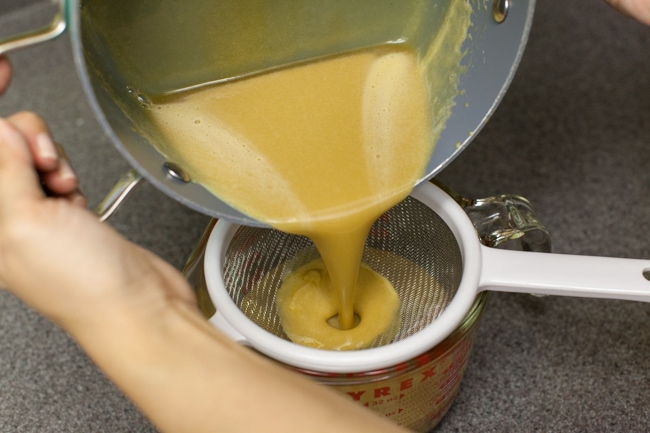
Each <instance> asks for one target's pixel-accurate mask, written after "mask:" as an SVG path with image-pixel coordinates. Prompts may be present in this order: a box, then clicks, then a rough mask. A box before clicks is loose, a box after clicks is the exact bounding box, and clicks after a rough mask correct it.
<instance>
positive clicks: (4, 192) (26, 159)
mask: <svg viewBox="0 0 650 433" xmlns="http://www.w3.org/2000/svg"><path fill="white" fill-rule="evenodd" d="M43 196H44V194H43V190H42V189H41V187H40V182H39V179H38V176H37V174H36V171H34V166H33V161H32V156H31V154H30V152H29V146H28V144H27V141H26V140H25V137H23V135H22V134H21V133H20V132H19V131H18V129H16V127H15V126H14V125H13V124H12V123H10V122H9V121H7V120H4V119H0V213H1V212H4V211H6V210H7V209H8V208H10V207H11V205H12V203H16V202H17V201H19V200H24V199H26V198H27V199H30V198H32V199H38V198H42V197H43Z"/></svg>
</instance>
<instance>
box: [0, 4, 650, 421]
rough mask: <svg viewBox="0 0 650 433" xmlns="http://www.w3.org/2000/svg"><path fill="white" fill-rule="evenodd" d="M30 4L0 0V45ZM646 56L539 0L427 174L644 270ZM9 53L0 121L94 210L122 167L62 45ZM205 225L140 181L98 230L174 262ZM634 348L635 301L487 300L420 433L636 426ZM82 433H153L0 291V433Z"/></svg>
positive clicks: (646, 417)
mask: <svg viewBox="0 0 650 433" xmlns="http://www.w3.org/2000/svg"><path fill="white" fill-rule="evenodd" d="M3 3H4V1H3ZM46 9H47V8H46V7H45V5H43V4H35V5H33V4H31V2H30V1H25V2H24V3H22V4H21V3H20V2H19V1H14V0H12V1H9V2H8V3H6V4H5V6H0V34H9V33H11V32H14V31H16V30H19V29H26V28H29V27H30V26H31V25H33V24H34V23H39V22H43V20H45V17H46V16H47V14H46ZM649 54H650V28H648V27H644V26H642V25H640V24H637V23H635V22H633V21H632V20H630V19H628V18H625V17H622V16H620V15H618V14H616V13H615V12H613V11H611V10H610V9H609V8H608V7H607V6H606V5H605V4H604V3H603V2H602V1H600V0H589V1H582V2H566V1H564V0H541V1H539V2H538V5H537V10H536V13H535V21H534V24H533V28H532V31H531V35H530V40H529V44H528V47H527V50H526V53H525V55H524V58H523V60H522V63H521V66H520V68H519V71H518V73H517V75H516V76H515V79H514V81H513V83H512V86H511V88H510V90H509V91H508V93H507V94H506V96H505V98H504V100H503V102H502V104H501V105H500V106H499V108H498V109H497V111H496V113H495V114H494V116H493V117H492V119H491V120H490V122H489V123H488V125H487V126H486V127H485V128H484V129H483V130H482V131H481V132H480V133H479V134H478V136H477V137H476V139H475V140H474V141H473V143H472V144H471V145H470V146H469V148H467V149H466V150H465V151H464V152H463V153H462V154H461V155H460V156H459V157H458V158H457V159H456V160H455V161H454V162H453V163H452V164H451V165H450V166H449V167H447V168H446V169H445V170H444V171H443V172H442V173H441V175H440V176H439V179H441V180H443V181H444V182H445V183H447V184H448V185H450V186H451V187H453V188H454V189H456V190H457V191H459V192H460V193H461V194H463V195H464V196H466V197H471V198H478V197H485V196H492V195H497V194H502V193H515V194H520V195H523V196H524V197H527V198H528V199H529V200H530V201H531V202H532V204H533V206H534V208H535V210H536V212H537V215H538V216H539V218H540V220H541V221H542V222H544V224H545V225H546V226H547V228H548V230H549V231H550V233H551V236H552V239H553V251H554V252H558V253H569V254H581V255H596V256H613V257H630V258H643V259H650V170H649V167H650V55H649ZM11 57H12V60H13V62H14V66H15V80H14V82H13V85H12V87H11V89H10V90H9V92H8V93H7V94H6V95H4V96H3V97H2V98H0V116H6V115H9V114H11V113H13V112H15V111H18V110H33V111H37V112H39V113H41V114H42V115H43V116H44V117H45V118H46V119H47V120H48V121H49V123H50V125H51V127H52V130H53V133H54V135H55V137H56V138H57V140H58V141H60V142H62V143H65V145H66V148H67V151H68V153H69V156H70V158H71V160H72V161H73V164H74V165H75V167H76V169H77V171H78V173H79V175H80V177H81V180H82V187H83V189H84V190H85V191H86V193H87V195H88V196H89V199H90V201H91V205H94V204H97V203H98V202H99V201H100V200H101V198H102V197H103V195H104V194H105V193H106V192H107V191H108V190H109V189H110V187H111V186H112V184H113V183H114V182H115V181H116V180H117V179H118V177H120V175H121V174H123V173H124V172H125V171H126V170H127V169H128V168H129V167H128V165H127V164H126V162H124V160H123V159H122V158H121V157H120V156H119V155H118V153H117V152H116V151H115V150H114V148H113V147H112V145H111V144H110V143H109V140H108V139H107V137H106V136H105V135H104V133H103V132H102V131H101V129H100V127H99V125H98V123H97V122H96V120H95V119H94V118H93V117H92V114H91V112H90V110H89V108H88V105H87V102H86V100H85V97H84V95H83V92H82V90H81V87H80V85H79V82H78V80H77V77H76V73H75V70H74V65H73V61H72V57H71V53H70V47H69V41H68V39H67V37H66V36H64V37H62V38H59V39H58V40H57V41H55V42H51V43H47V44H45V45H41V46H39V47H35V48H32V49H29V50H24V51H22V52H18V53H15V54H14V55H12V56H11ZM207 221H208V218H206V217H205V216H203V215H199V214H197V213H195V212H193V211H191V210H189V209H187V208H184V207H183V206H181V205H180V204H178V203H176V202H174V201H173V200H171V199H169V198H167V196H165V195H163V194H162V193H160V192H158V191H157V190H155V189H154V188H153V187H152V186H151V185H148V184H145V185H144V186H141V187H139V188H138V189H137V190H136V191H135V193H134V194H133V196H132V198H131V199H130V200H128V201H127V203H126V204H125V205H124V207H123V208H122V209H120V211H119V213H118V214H117V216H116V217H115V218H114V219H112V220H111V222H110V223H111V224H112V225H113V226H114V227H115V228H116V229H117V230H119V231H120V232H121V233H123V234H124V235H125V236H126V237H128V238H129V239H131V240H133V241H134V242H137V243H139V244H141V245H143V246H144V247H146V248H149V249H151V250H153V251H154V252H156V253H157V254H159V255H161V256H162V257H164V258H165V259H167V260H168V261H170V262H171V263H172V264H174V265H175V266H177V267H179V268H180V267H181V266H182V265H183V263H184V261H185V259H186V258H187V257H188V255H189V253H190V251H191V250H192V247H193V246H194V244H195V243H196V241H197V239H198V237H199V236H200V234H201V232H202V230H203V228H204V226H205V224H206V223H207ZM101 247H102V246H101V245H97V248H101ZM649 355H650V304H648V303H634V302H625V301H611V300H592V299H578V298H559V297H545V298H534V297H532V296H529V295H519V294H494V295H493V296H492V297H491V301H490V303H489V305H488V308H487V311H486V313H485V316H484V319H483V323H482V325H481V329H480V332H479V336H478V341H477V343H476V345H475V348H474V351H473V353H472V357H471V360H470V363H469V366H468V369H467V372H466V374H465V377H464V379H463V382H462V385H461V390H460V393H459V394H458V397H457V399H456V402H455V404H454V405H453V406H452V408H451V410H450V411H449V413H448V414H447V416H446V417H445V418H444V419H443V421H442V423H441V424H440V425H439V427H438V428H437V429H436V432H439V433H443V432H465V431H472V432H541V431H549V432H551V431H553V432H555V431H562V432H585V431H594V432H601V431H603V432H605V431H607V432H648V431H650V356H649ZM179 416H182V415H181V414H179ZM215 422H218V420H215ZM98 431H105V432H149V431H155V430H154V429H153V428H152V427H151V426H150V425H149V424H148V422H147V421H146V420H145V419H144V418H143V417H142V416H141V415H140V413H139V412H138V411H137V410H136V409H135V408H134V407H133V406H132V405H131V404H130V403H129V402H128V401H127V400H126V399H125V398H124V397H123V396H122V394H121V393H120V392H119V391H118V390H116V389H115V388H114V387H113V386H112V385H111V383H110V382H109V381H108V380H106V379H105V378H104V376H103V375H102V374H101V373H100V372H99V371H98V370H97V369H96V368H95V367H94V365H93V364H92V362H91V361H90V360H89V359H88V358H87V357H86V356H85V355H84V354H83V352H82V351H81V350H79V348H78V347H77V346H76V344H75V343H74V342H73V341H72V340H71V339H69V338H68V337H67V336H66V335H65V334H64V333H63V332H61V331H60V330H59V329H58V328H56V327H54V326H53V325H51V324H50V323H48V322H47V321H46V320H44V319H42V318H40V317H39V316H38V315H37V314H35V313H34V312H33V311H31V310H29V309H28V308H26V307H25V306H24V305H23V304H22V303H21V302H20V301H18V300H17V299H16V298H14V297H12V296H11V295H9V294H7V293H5V292H0V432H98Z"/></svg>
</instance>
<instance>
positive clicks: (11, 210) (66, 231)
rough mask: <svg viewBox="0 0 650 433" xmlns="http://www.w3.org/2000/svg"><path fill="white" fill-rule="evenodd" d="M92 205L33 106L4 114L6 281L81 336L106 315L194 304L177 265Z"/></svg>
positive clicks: (1, 244) (1, 170) (0, 131)
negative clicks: (122, 232)
mask: <svg viewBox="0 0 650 433" xmlns="http://www.w3.org/2000/svg"><path fill="white" fill-rule="evenodd" d="M44 188H45V189H46V190H47V191H48V194H46V193H45V192H44ZM48 195H49V196H48ZM84 207H85V198H84V197H83V195H81V193H80V192H79V190H78V180H77V177H76V175H75V174H74V172H73V171H72V169H71V168H70V165H69V164H68V162H67V160H66V159H65V158H64V156H63V155H62V154H61V153H60V151H59V149H58V148H57V147H56V146H55V145H54V142H53V140H52V137H51V135H50V133H49V131H48V129H47V126H46V124H45V122H44V121H43V120H42V119H41V118H40V117H38V116H36V115H35V114H31V113H19V114H17V115H14V116H12V117H10V118H8V119H0V287H3V288H5V289H7V290H9V291H11V292H12V293H14V294H15V295H17V296H18V297H20V298H21V299H22V300H23V301H25V302H26V303H27V304H29V305H30V306H32V307H33V308H34V309H36V310H37V311H38V312H39V313H41V314H42V315H44V316H45V317H47V318H49V319H50V320H52V321H54V322H55V323H57V324H59V325H60V326H62V327H63V328H64V329H66V330H67V331H68V332H70V333H71V334H72V335H73V336H76V334H78V333H79V332H83V330H84V329H88V328H92V327H96V325H97V321H98V319H102V318H104V319H103V320H104V321H106V320H108V321H110V320H113V319H112V318H114V317H123V318H126V317H131V318H133V317H136V316H138V315H140V316H143V318H146V317H149V314H155V311H157V309H159V308H162V307H165V305H166V304H167V303H169V302H170V301H172V300H173V301H179V300H180V301H181V302H183V303H188V304H194V296H193V293H192V291H191V289H190V287H189V286H188V284H187V283H186V282H185V280H184V279H183V278H182V276H181V275H180V273H179V272H178V271H176V269H174V268H173V267H172V266H171V265H169V264H167V263H166V262H164V261H163V260H162V259H160V258H159V257H157V256H155V255H154V254H152V253H150V252H148V251H146V250H144V249H142V248H139V247H138V246H136V245H134V244H132V243H130V242H128V241H127V240H125V239H123V238H122V237H121V236H119V234H118V233H116V232H115V231H114V230H113V229H111V228H110V227H109V226H107V225H104V224H102V223H100V222H99V221H98V220H97V217H96V216H95V215H94V214H92V213H91V212H89V211H87V210H86V209H85V208H84Z"/></svg>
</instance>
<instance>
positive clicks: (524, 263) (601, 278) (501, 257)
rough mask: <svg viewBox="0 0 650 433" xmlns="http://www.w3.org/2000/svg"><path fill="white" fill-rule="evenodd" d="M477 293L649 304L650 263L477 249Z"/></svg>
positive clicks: (647, 261)
mask: <svg viewBox="0 0 650 433" xmlns="http://www.w3.org/2000/svg"><path fill="white" fill-rule="evenodd" d="M481 256H482V263H481V278H480V282H479V290H494V291H501V292H518V293H535V294H546V295H563V296H578V297H589V298H609V299H623V300H630V301H642V302H650V260H641V259H621V258H612V257H592V256H578V255H567V254H543V253H535V252H522V251H508V250H498V249H492V248H486V247H483V246H481Z"/></svg>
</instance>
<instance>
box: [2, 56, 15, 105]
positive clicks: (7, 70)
mask: <svg viewBox="0 0 650 433" xmlns="http://www.w3.org/2000/svg"><path fill="white" fill-rule="evenodd" d="M11 72H12V71H11V63H9V60H8V59H7V58H6V57H4V56H0V95H2V94H3V93H4V92H5V90H6V89H7V87H9V82H10V81H11Z"/></svg>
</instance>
